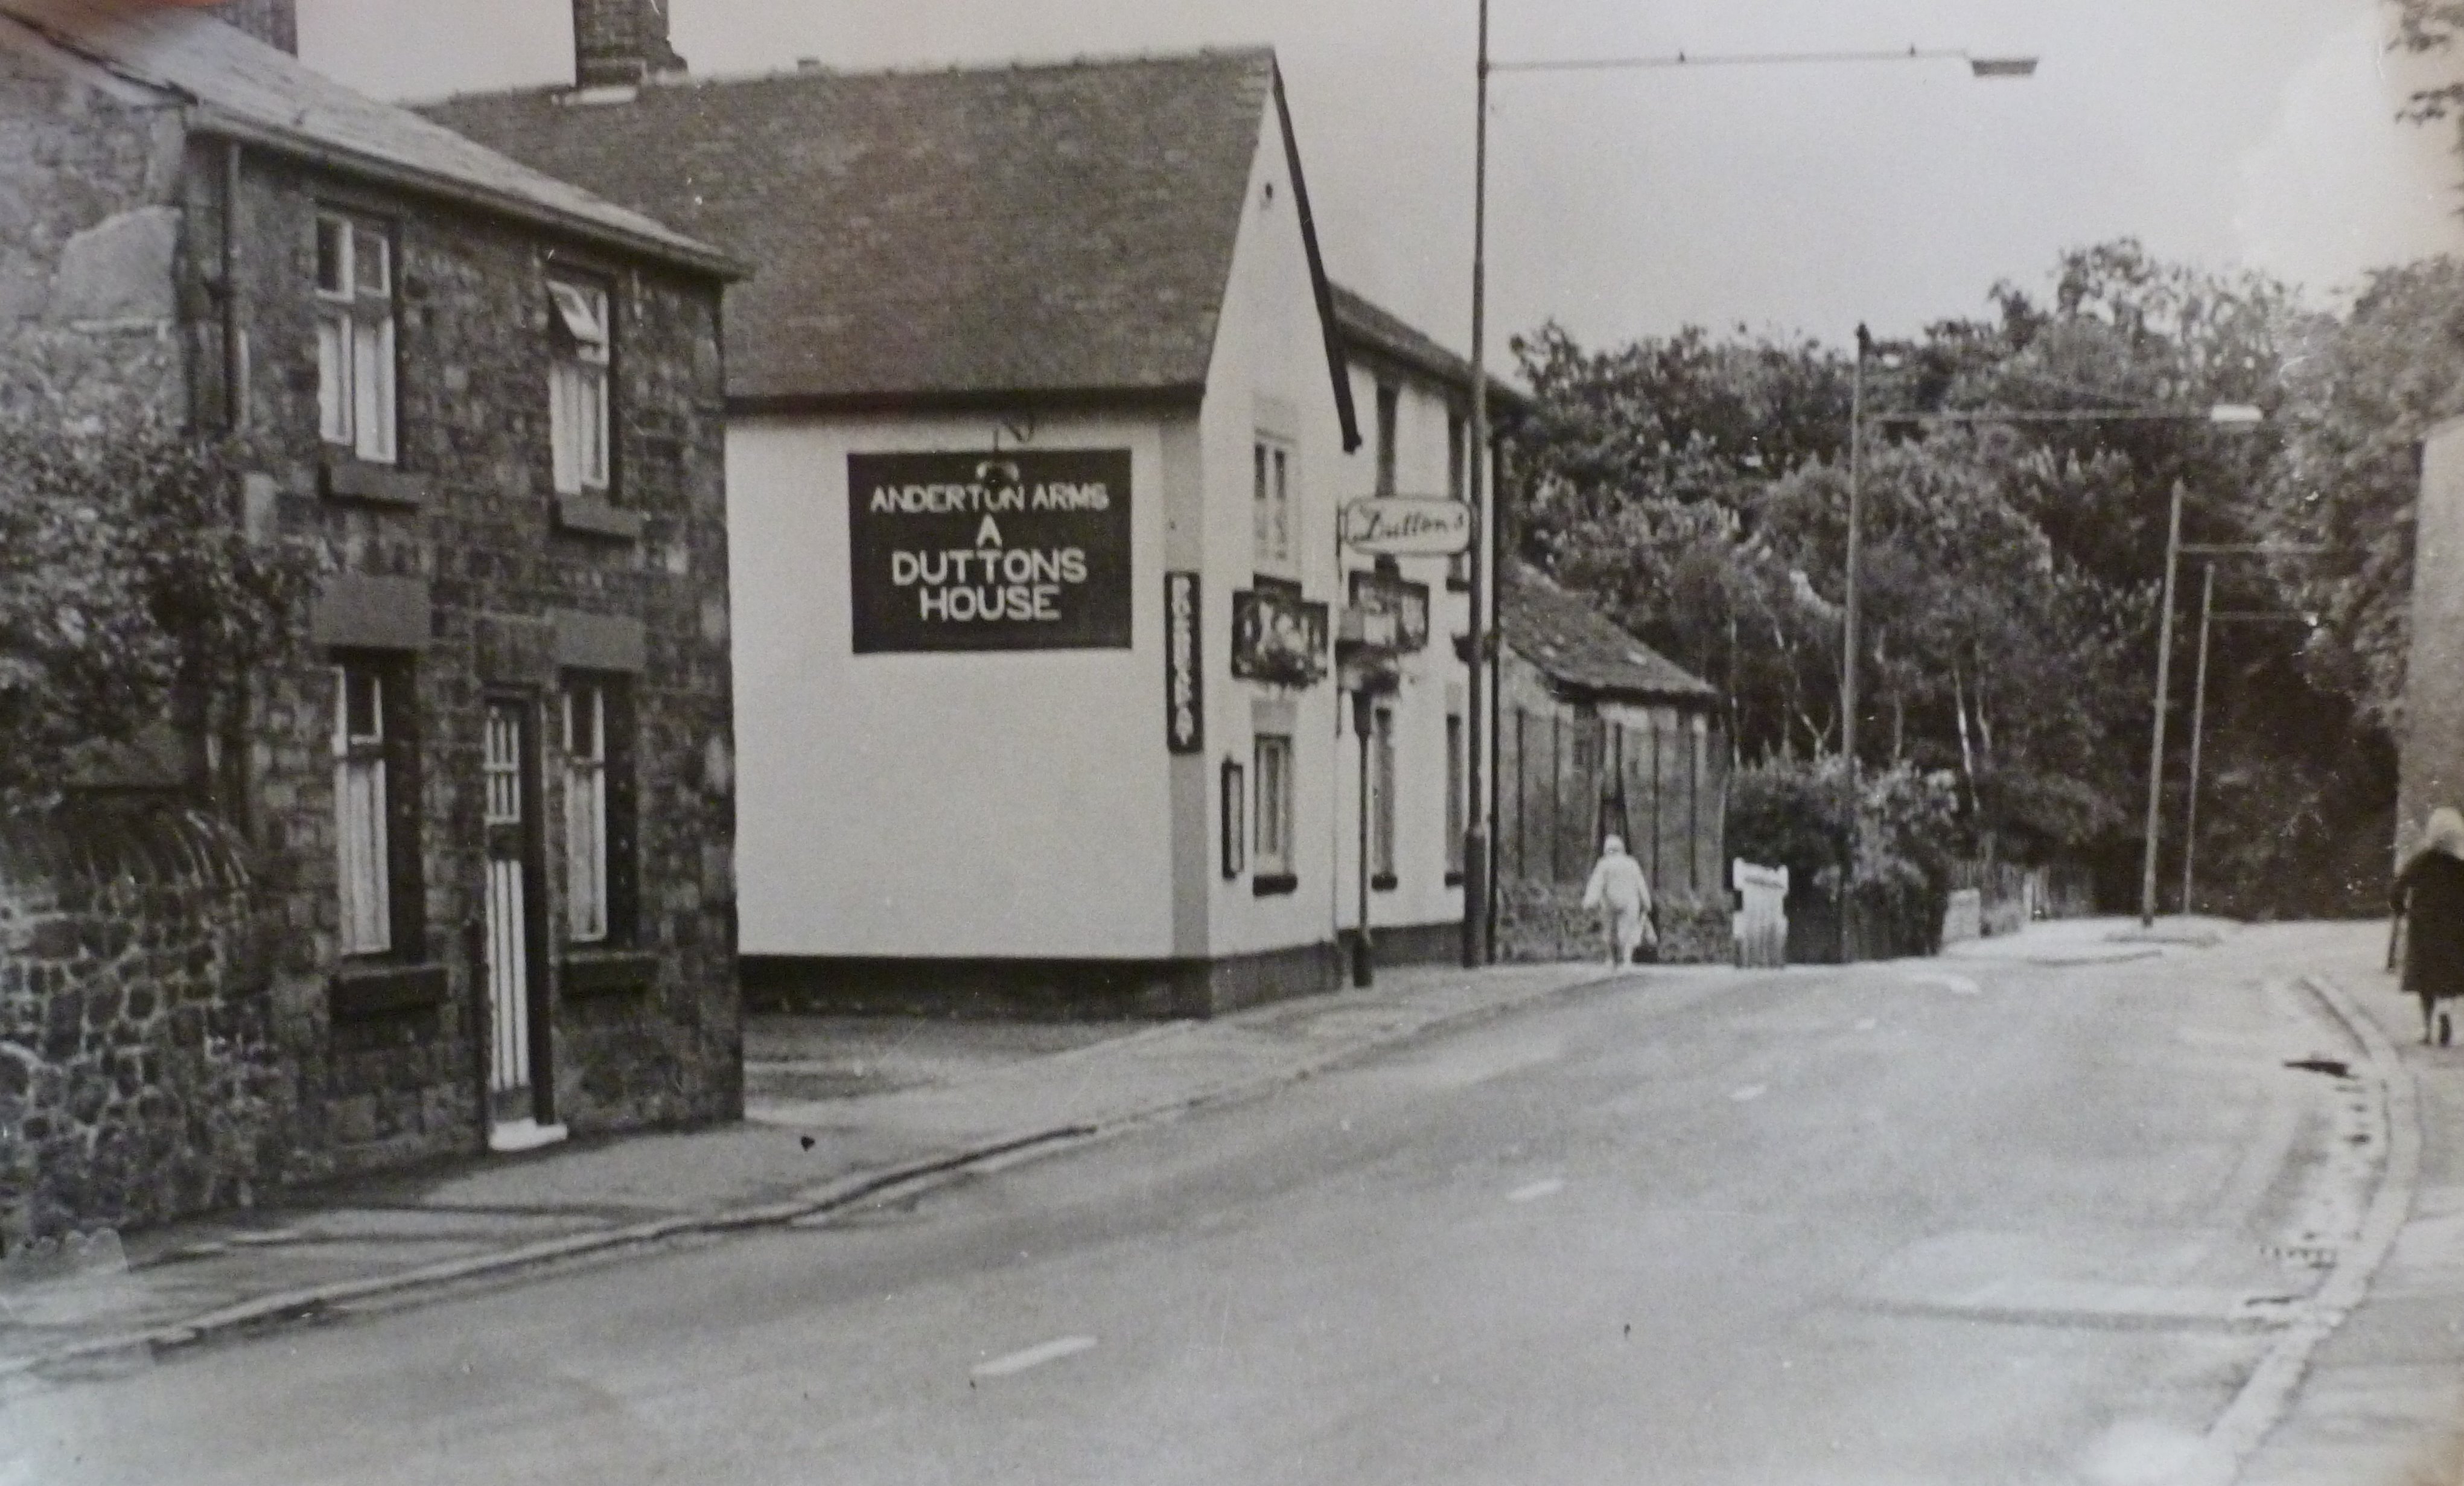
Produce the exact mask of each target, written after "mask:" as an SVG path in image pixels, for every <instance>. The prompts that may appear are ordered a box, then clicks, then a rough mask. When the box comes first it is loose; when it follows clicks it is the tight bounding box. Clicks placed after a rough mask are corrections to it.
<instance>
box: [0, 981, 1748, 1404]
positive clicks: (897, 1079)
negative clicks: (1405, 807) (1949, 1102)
mask: <svg viewBox="0 0 2464 1486" xmlns="http://www.w3.org/2000/svg"><path fill="white" fill-rule="evenodd" d="M1609 973H1611V972H1610V971H1609V970H1608V968H1607V967H1606V966H1604V965H1501V966H1494V967H1489V968H1485V969H1481V970H1477V971H1469V970H1463V969H1461V968H1458V967H1448V966H1408V967H1395V968H1387V969H1382V970H1380V971H1379V972H1378V975H1377V980H1376V984H1375V986H1374V987H1368V988H1347V989H1345V990H1342V991H1340V992H1337V993H1335V994H1331V995H1325V996H1313V997H1308V998H1304V999H1300V1000H1295V1001H1289V1002H1284V1003H1279V1004H1276V1005H1272V1006H1266V1007H1262V1008H1257V1009H1252V1010H1249V1011H1245V1012H1242V1013H1239V1014H1236V1015H1232V1016H1226V1017H1221V1018H1218V1019H1215V1020H1210V1021H1204V1022H1196V1021H1177V1022H1162V1023H1110V1024H1092V1025H1089V1024H1076V1025H1045V1026H1031V1025H1030V1026H1018V1025H1011V1026H1000V1027H997V1026H990V1025H987V1024H980V1023H978V1024H968V1023H948V1022H943V1023H935V1022H929V1021H920V1020H913V1019H887V1018H885V1019H855V1018H829V1019H813V1018H755V1019H754V1020H753V1023H752V1025H751V1026H750V1027H749V1028H748V1033H747V1039H746V1040H747V1062H746V1081H747V1087H748V1098H747V1110H746V1114H747V1119H746V1120H745V1122H744V1123H742V1124H739V1125H730V1126H724V1127H719V1128H715V1129H706V1130H696V1131H689V1132H679V1133H653V1134H646V1135H635V1136H630V1137H623V1138H614V1139H608V1140H602V1141H586V1142H570V1143H567V1144H562V1145H558V1146H552V1147H548V1148H546V1149H544V1150H540V1151H536V1152H530V1153H525V1154H522V1155H517V1156H499V1157H493V1158H481V1159H476V1160H473V1161H469V1162H461V1163H455V1164H450V1165H447V1166H444V1167H440V1168H436V1169H432V1170H429V1171H426V1172H422V1173H416V1174H411V1175H403V1176H395V1177H390V1178H386V1179H382V1180H369V1181H361V1182H354V1183H349V1184H343V1185H337V1186H332V1187H320V1188H316V1189H312V1190H306V1191H299V1192H294V1193H290V1194H286V1196H285V1197H284V1198H283V1199H282V1200H281V1201H280V1202H279V1203H278V1204H276V1205H273V1206H265V1207H260V1208H257V1209H253V1210H250V1211H245V1212H238V1213H232V1214H226V1215H220V1216H217V1217H214V1218H211V1219H207V1220H200V1221H189V1222H181V1223H174V1224H169V1225H165V1226H162V1227H158V1228H152V1229H147V1230H143V1231H138V1232H133V1233H129V1234H125V1235H122V1234H119V1233H114V1232H110V1231H100V1232H97V1233H94V1234H91V1235H87V1236H85V1237H83V1238H80V1239H77V1240H75V1241H72V1242H71V1243H68V1244H65V1245H61V1246H57V1247H55V1248H50V1249H33V1250H27V1251H21V1252H19V1253H12V1254H11V1255H9V1256H8V1257H7V1258H5V1259H0V1384H5V1383H6V1382H7V1380H9V1379H10V1378H11V1377H20V1378H22V1377H25V1376H27V1375H34V1376H38V1377H54V1378H58V1377H74V1376H76V1375H78V1374H79V1373H80V1372H88V1371H92V1372H105V1373H107V1372H109V1371H110V1370H112V1369H113V1368H114V1367H116V1366H119V1365H122V1364H125V1363H127V1362H128V1361H129V1360H131V1359H135V1358H143V1357H147V1356H151V1355H156V1354H161V1353H165V1352H168V1351H172V1350H176V1349H179V1348H182V1347H187V1346H192V1345H195V1344H197V1343H200V1342H207V1341H209V1340H215V1339H218V1338H223V1337H227V1336H231V1335H233V1334H236V1333H242V1332H247V1331H250V1330H253V1329H260V1328H265V1327H270V1326H275V1325H279V1324H282V1323H284V1322H287V1321H294V1320H306V1319H313V1318H318V1317H323V1316H331V1315H336V1314H340V1313H341V1312H342V1311H344V1310H347V1309H354V1308H360V1307H368V1306H375V1305H382V1304H386V1303H394V1302H398V1301H399V1300H401V1299H402V1298H403V1297H407V1296H411V1295H415V1294H416V1293H418V1292H421V1291H425V1290H439V1289H444V1288H448V1287H453V1286H462V1285H469V1284H472V1283H474V1282H483V1281H486V1280H488V1279H490V1278H492V1277H495V1276H502V1275H509V1274H512V1273H514V1272H517V1271H520V1270H524V1269H529V1268H533V1267H537V1266H542V1265H549V1264H555V1263H560V1262H568V1261H573V1260H578V1259H582V1258H584V1257H586V1256H590V1255H594V1254H601V1253H607V1252H610V1251H614V1250H620V1249H625V1248H628V1247H634V1246H642V1245H649V1244H654V1243H659V1242H662V1241H667V1240H673V1239H679V1238H688V1237H691V1236H693V1235H698V1234H710V1233H720V1232H727V1231H737V1230H748V1229H759V1228H765V1227H784V1226H786V1225H789V1224H792V1223H796V1222H799V1221H803V1220H811V1219H815V1218H818V1217H821V1216H824V1215H826V1214H828V1213H830V1212H833V1211H836V1210H839V1209H845V1208H848V1207H850V1206H854V1205H857V1204H861V1203H865V1202H868V1201H873V1200H879V1199H883V1198H885V1197H887V1196H891V1195H905V1194H912V1193H913V1191H915V1190H918V1189H920V1188H923V1187H929V1186H931V1185H934V1184H935V1183H938V1182H945V1181H952V1180H956V1179H957V1178H959V1177H961V1176H964V1175H966V1174H967V1173H969V1172H975V1171H982V1170H985V1169H988V1168H990V1167H993V1166H995V1165H997V1164H1000V1163H1001V1162H1003V1161H1008V1160H1016V1159H1020V1158H1021V1156H1022V1155H1023V1153H1027V1152H1037V1151H1043V1150H1047V1149H1050V1148H1053V1147H1056V1146H1059V1145H1062V1144H1066V1143H1068V1142H1082V1141H1088V1140H1092V1139H1096V1138H1099V1137H1102V1136H1104V1135H1107V1134H1110V1133H1113V1132H1117V1131H1120V1130H1123V1129H1126V1128H1130V1127H1133V1126H1135V1125H1137V1124H1138V1123H1140V1122H1142V1121H1148V1120H1155V1119H1158V1118H1164V1117H1168V1116H1171V1115H1174V1114H1177V1113H1180V1112H1183V1111H1186V1110H1190V1109H1193V1108H1197V1107H1200V1106H1204V1105H1209V1104H1214V1103H1220V1102H1224V1101H1228V1100H1233V1099H1239V1098H1247V1097H1253V1096H1256V1095H1259V1094H1263V1093H1265V1092H1268V1091H1271V1090H1272V1089H1274V1088H1276V1087H1278V1086H1280V1085H1283V1084H1286V1083H1288V1082H1290V1081H1292V1080H1294V1079H1298V1078H1306V1077H1308V1076H1310V1075H1311V1074H1312V1073H1316V1072H1319V1071H1321V1070H1325V1069H1330V1068H1333V1067H1337V1066H1340V1065H1342V1064H1345V1063H1348V1062H1352V1061H1353V1060H1356V1059H1359V1058H1362V1057H1365V1056H1367V1055H1369V1054H1374V1053H1375V1052H1377V1051H1379V1050H1381V1049H1385V1048H1388V1047H1392V1046H1394V1045H1396V1044H1397V1043H1401V1042H1405V1041H1408V1040H1410V1039H1413V1038H1416V1037H1420V1036H1423V1035H1426V1034H1429V1033H1432V1032H1436V1031H1444V1030H1449V1029H1454V1028H1460V1027H1463V1026H1466V1025H1469V1024H1472V1023H1475V1022H1478V1021H1481V1020H1484V1019H1485V1018H1489V1017H1493V1016H1498V1015H1503V1014H1505V1013H1507V1012H1510V1011H1512V1010H1515V1009H1518V1008H1522V1007H1526V1006H1529V1005H1531V1004H1533V1003H1534V1002H1537V1001H1542V1000H1545V999H1547V998H1550V997H1552V996H1555V995H1558V994H1560V993H1562V992H1565V991H1567V990H1570V989H1573V988H1574V987H1580V986H1583V985H1587V984H1590V983H1593V982H1596V981H1598V980H1600V979H1602V978H1603V977H1605V976H1606V975H1608V974H1609ZM1652 973H1653V974H1654V975H1655V976H1661V977H1665V978H1669V979H1680V980H1682V979H1685V978H1689V977H1691V978H1700V977H1705V976H1714V977H1716V976H1720V975H1725V974H1728V973H1731V972H1729V971H1727V970H1726V969H1725V968H1723V967H1700V968H1697V967H1670V968H1667V969H1664V970H1655V971H1653V972H1652Z"/></svg>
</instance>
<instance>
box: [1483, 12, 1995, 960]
mask: <svg viewBox="0 0 2464 1486" xmlns="http://www.w3.org/2000/svg"><path fill="white" fill-rule="evenodd" d="M1479 10H1480V44H1479V63H1478V65H1477V67H1476V68H1475V70H1474V79H1475V87H1474V98H1475V103H1474V113H1473V122H1472V197H1471V200H1472V207H1471V234H1472V241H1471V456H1472V458H1471V484H1470V489H1469V491H1468V494H1469V496H1470V498H1471V507H1472V521H1473V527H1474V531H1473V547H1472V553H1473V556H1472V564H1471V586H1470V587H1471V591H1470V599H1471V634H1470V641H1471V645H1470V649H1471V685H1470V688H1469V696H1468V698H1467V700H1468V702H1469V707H1470V712H1471V717H1470V727H1469V729H1468V736H1467V738H1466V740H1465V743H1466V748H1465V753H1466V755H1467V758H1466V766H1465V770H1464V785H1465V787H1466V790H1467V792H1468V793H1469V794H1470V796H1471V807H1470V809H1469V810H1467V811H1466V812H1465V813H1466V814H1467V815H1468V817H1469V819H1468V820H1467V821H1466V823H1465V827H1464V831H1463V963H1464V964H1465V965H1485V964H1487V963H1488V962H1489V960H1490V959H1491V958H1493V951H1494V948H1495V946H1494V945H1492V944H1491V943H1489V940H1490V937H1491V936H1490V928H1491V925H1492V923H1493V921H1494V917H1495V908H1496V904H1495V899H1496V894H1497V882H1496V873H1495V866H1496V864H1495V862H1494V861H1493V860H1492V859H1491V855H1490V839H1491V836H1492V835H1493V832H1492V831H1491V829H1490V828H1491V824H1492V822H1493V820H1494V817H1495V815H1496V799H1495V795H1496V789H1497V766H1496V764H1497V761H1496V750H1497V726H1496V718H1495V712H1496V710H1497V688H1496V685H1495V684H1494V682H1493V681H1491V680H1490V679H1489V678H1488V677H1487V675H1486V673H1487V671H1488V668H1489V667H1490V666H1491V665H1493V664H1494V663H1495V660H1496V655H1497V648H1498V647H1497V637H1496V635H1495V633H1494V629H1495V626H1494V624H1493V623H1492V618H1493V613H1494V610H1495V608H1496V597H1497V587H1498V582H1497V580H1498V558H1499V553H1498V541H1497V524H1498V523H1497V521H1496V519H1495V518H1496V504H1497V502H1496V497H1495V492H1494V491H1493V490H1491V489H1490V488H1489V487H1490V486H1491V484H1492V483H1493V482H1492V481H1491V480H1490V479H1489V478H1488V474H1489V471H1488V462H1489V432H1488V360H1487V344H1486V332H1487V327H1488V79H1489V75H1490V74H1492V73H1501V72H1505V73H1543V72H1613V71H1631V70H1637V69H1662V68H1684V67H1741V66H1742V67H1757V66H1772V65H1788V64H1819V63H1841V62H1939V61H1957V62H1964V63H1966V64H1967V66H1968V70H1969V76H1970V77H1972V78H2032V77H2035V72H2036V58H2035V57H2033V56H1982V55H1976V54H1974V53H1971V52H1966V51H1959V50H1952V49H1946V48H1923V47H1916V46H1910V47H1908V48H1906V49H1905V50H1901V51H1845V52H1729V53H1703V54H1694V53H1687V52H1676V53H1671V54H1668V55H1659V56H1620V57H1573V58H1561V59H1543V60H1523V61H1507V62H1496V61H1492V60H1491V59H1490V57H1489V55H1488V0H1479ZM1851 442H1852V443H1853V442H1854V438H1853V436H1852V438H1851ZM1850 531H1851V534H1852V535H1851V541H1852V542H1853V541H1854V540H1855V539H1854V535H1853V534H1854V531H1855V523H1854V522H1853V521H1852V522H1851V524H1850ZM1852 602H1853V599H1852Z"/></svg>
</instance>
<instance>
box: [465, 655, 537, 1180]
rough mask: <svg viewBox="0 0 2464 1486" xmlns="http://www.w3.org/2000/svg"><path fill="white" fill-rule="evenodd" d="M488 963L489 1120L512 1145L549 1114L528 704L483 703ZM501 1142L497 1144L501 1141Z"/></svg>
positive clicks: (495, 1131) (506, 700)
mask: <svg viewBox="0 0 2464 1486" xmlns="http://www.w3.org/2000/svg"><path fill="white" fill-rule="evenodd" d="M482 768H483V773H484V777H485V779H486V782H487V810H486V828H485V829H486V831H487V835H488V853H487V856H488V881H487V935H486V942H487V949H486V955H487V963H486V965H484V966H483V970H484V973H485V975H486V977H487V983H488V1035H489V1056H488V1120H489V1125H490V1127H491V1132H492V1135H497V1136H510V1137H512V1138H513V1139H514V1140H515V1141H516V1142H519V1141H520V1139H521V1137H522V1136H523V1135H524V1134H527V1133H529V1132H532V1131H536V1130H538V1129H539V1128H540V1127H543V1126H545V1125H547V1124H548V1123H549V1121H550V1120H552V1119H553V1118H554V1116H553V1112H552V1111H551V1109H550V1108H549V1102H548V1094H549V1090H550V1083H549V1080H548V1076H547V1069H548V1056H547V1054H548V1048H547V1036H548V1028H547V1019H546V1018H545V1017H544V1016H543V1015H542V1014H541V1011H542V1008H541V1007H540V1004H539V1003H540V1001H541V999H542V997H541V991H542V990H543V988H544V987H541V986H540V985H539V974H538V969H539V965H538V960H539V943H538V932H539V924H538V921H537V920H538V917H539V904H538V903H537V902H536V901H534V898H535V897H536V895H535V893H534V892H533V887H534V884H536V883H537V882H538V881H539V862H538V845H537V841H538V837H539V832H538V829H537V822H536V820H535V819H534V817H535V816H536V815H537V813H538V800H539V781H538V776H537V771H536V767H535V765H534V764H533V762H532V759H531V748H530V704H529V703H528V702H527V701H524V700H522V699H518V698H507V697H495V698H490V699H489V700H488V738H487V750H486V755H485V759H484V761H483V765H482ZM499 1143H503V1142H499Z"/></svg>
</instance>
